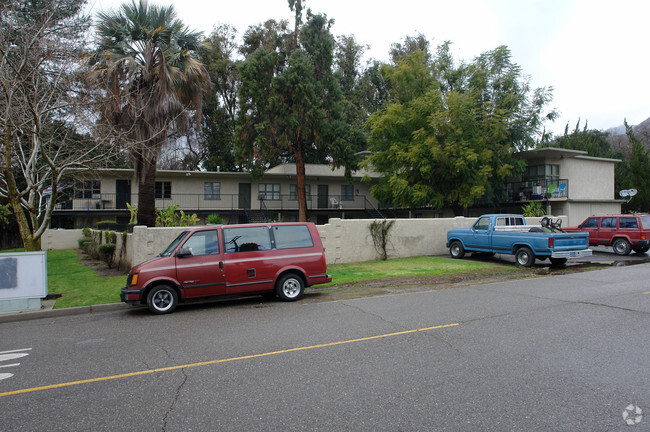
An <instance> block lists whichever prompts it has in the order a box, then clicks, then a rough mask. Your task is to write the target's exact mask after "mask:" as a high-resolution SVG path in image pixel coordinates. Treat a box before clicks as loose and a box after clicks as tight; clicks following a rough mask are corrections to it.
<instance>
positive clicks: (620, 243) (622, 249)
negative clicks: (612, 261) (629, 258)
mask: <svg viewBox="0 0 650 432" xmlns="http://www.w3.org/2000/svg"><path fill="white" fill-rule="evenodd" d="M612 247H613V248H614V253H615V254H616V255H628V254H629V253H630V251H631V250H632V247H631V246H630V242H629V241H627V240H626V239H624V238H617V239H616V240H614V243H612Z"/></svg>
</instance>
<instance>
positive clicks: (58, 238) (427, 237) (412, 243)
mask: <svg viewBox="0 0 650 432" xmlns="http://www.w3.org/2000/svg"><path fill="white" fill-rule="evenodd" d="M552 218H553V219H554V220H555V219H558V218H559V219H562V225H563V226H566V223H567V219H568V218H567V216H559V217H556V216H552ZM541 219H542V218H526V222H527V223H528V224H529V225H539V223H540V221H541ZM374 220H375V219H330V220H329V223H328V224H325V225H318V232H319V234H320V236H321V240H322V242H323V247H324V248H325V258H326V259H327V263H328V264H339V263H351V262H362V261H372V260H375V259H377V258H378V257H379V255H378V253H377V251H376V250H375V247H374V245H373V241H372V236H371V235H370V225H371V224H372V222H373V221H374ZM394 221H395V222H394V224H393V226H392V227H391V229H390V231H389V234H388V238H389V240H388V246H387V251H388V258H389V259H391V258H405V257H413V256H421V255H446V254H448V250H447V247H446V243H447V231H448V230H450V229H453V228H468V227H470V226H471V225H472V224H473V223H474V222H475V221H476V218H474V217H471V218H465V217H455V218H431V219H424V218H423V219H394ZM186 229H187V227H172V228H147V227H145V226H136V227H134V228H133V233H130V234H127V235H126V250H125V251H124V250H123V249H124V247H125V246H124V244H123V237H122V235H121V234H120V233H118V234H117V239H116V245H115V250H116V251H115V262H116V264H117V262H118V261H120V260H121V261H122V263H123V264H122V266H123V267H130V266H133V265H135V264H139V263H141V262H144V261H147V260H149V259H151V258H153V257H155V256H156V255H158V254H160V253H161V252H162V251H164V250H165V248H166V247H167V246H168V245H169V244H170V243H171V242H172V240H174V239H175V238H176V236H178V234H180V232H181V231H184V230H186ZM82 237H83V232H82V230H48V231H46V233H45V234H44V236H43V242H42V247H43V250H51V249H76V248H77V247H78V240H79V239H80V238H82Z"/></svg>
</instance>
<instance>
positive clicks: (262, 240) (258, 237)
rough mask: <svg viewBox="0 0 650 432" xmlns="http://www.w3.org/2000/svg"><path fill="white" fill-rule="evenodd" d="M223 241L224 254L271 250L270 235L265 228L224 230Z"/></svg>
mask: <svg viewBox="0 0 650 432" xmlns="http://www.w3.org/2000/svg"><path fill="white" fill-rule="evenodd" d="M223 239H224V243H225V244H226V253H232V252H253V251H261V250H269V249H271V235H270V234H269V229H268V228H267V227H246V228H225V229H224V230H223Z"/></svg>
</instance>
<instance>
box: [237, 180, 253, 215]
mask: <svg viewBox="0 0 650 432" xmlns="http://www.w3.org/2000/svg"><path fill="white" fill-rule="evenodd" d="M239 208H240V209H249V208H251V184H250V183H239Z"/></svg>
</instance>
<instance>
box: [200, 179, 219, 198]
mask: <svg viewBox="0 0 650 432" xmlns="http://www.w3.org/2000/svg"><path fill="white" fill-rule="evenodd" d="M203 193H204V199H207V200H218V199H221V183H219V182H205V183H203Z"/></svg>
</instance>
